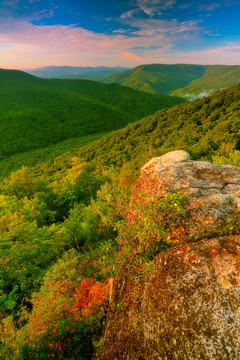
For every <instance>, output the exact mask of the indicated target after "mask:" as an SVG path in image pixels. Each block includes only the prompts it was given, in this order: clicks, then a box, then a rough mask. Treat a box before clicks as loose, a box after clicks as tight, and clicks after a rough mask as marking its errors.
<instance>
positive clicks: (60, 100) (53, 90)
mask: <svg viewBox="0 0 240 360" xmlns="http://www.w3.org/2000/svg"><path fill="white" fill-rule="evenodd" d="M181 102H182V100H181V99H180V98H176V97H175V98H174V97H169V96H158V95H151V94H146V93H143V92H140V91H136V90H133V89H129V88H125V87H122V86H120V85H117V84H111V85H104V84H100V83H98V82H94V81H89V80H60V79H56V80H48V79H40V78H37V77H34V76H32V75H29V74H26V73H24V72H21V71H17V70H3V69H1V70H0V159H4V158H6V157H8V156H10V155H12V154H16V153H19V152H26V151H29V150H33V149H37V148H42V147H45V146H47V145H50V144H55V143H58V142H59V141H63V140H66V139H69V138H73V137H79V136H85V135H90V134H94V133H99V132H108V131H112V130H116V129H119V128H122V127H124V126H126V125H127V124H128V123H130V122H133V121H136V120H138V119H140V118H142V117H143V116H147V115H149V114H152V113H154V112H155V111H157V110H159V109H162V108H165V107H171V106H174V105H175V104H179V103H181Z"/></svg>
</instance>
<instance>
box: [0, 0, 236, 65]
mask: <svg viewBox="0 0 240 360" xmlns="http://www.w3.org/2000/svg"><path fill="white" fill-rule="evenodd" d="M239 18H240V2H239V1H235V0H222V1H204V0H202V1H189V0H128V1H127V0H124V1H121V2H120V1H119V0H118V1H116V0H112V1H110V0H109V1H108V0H89V1H87V0H85V1H82V0H75V1H73V0H43V1H42V0H2V1H0V67H2V68H18V69H21V68H34V67H40V66H47V65H72V66H100V65H106V66H116V65H121V66H130V67H133V66H136V65H139V64H149V63H195V64H231V65H232V64H238V65H240V25H239Z"/></svg>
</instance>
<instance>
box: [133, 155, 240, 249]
mask: <svg viewBox="0 0 240 360" xmlns="http://www.w3.org/2000/svg"><path fill="white" fill-rule="evenodd" d="M173 192H180V193H182V194H185V195H186V196H187V197H188V206H187V209H186V211H187V214H186V215H187V216H186V221H185V222H184V221H183V222H182V224H181V234H180V233H179V229H176V236H175V233H174V231H173V233H172V235H171V239H170V240H171V241H173V242H177V243H182V242H189V241H196V240H200V239H203V238H211V237H213V236H219V235H224V234H226V233H228V231H229V230H231V229H232V230H233V229H234V227H236V226H238V225H239V218H240V168H239V167H236V166H230V165H220V166H217V165H213V164H211V163H208V162H205V161H192V160H190V156H189V154H188V153H187V152H186V151H183V150H179V151H172V152H170V153H168V154H165V155H163V156H161V157H157V158H153V159H152V160H151V161H149V162H148V163H147V164H146V165H145V166H144V167H143V168H142V170H141V172H140V176H139V179H138V181H137V184H136V186H135V188H134V190H133V193H132V202H135V201H139V199H140V195H141V194H143V193H145V194H150V195H151V196H155V197H156V198H160V197H162V196H163V194H165V193H173Z"/></svg>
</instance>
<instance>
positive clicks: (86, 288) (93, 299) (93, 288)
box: [74, 279, 109, 317]
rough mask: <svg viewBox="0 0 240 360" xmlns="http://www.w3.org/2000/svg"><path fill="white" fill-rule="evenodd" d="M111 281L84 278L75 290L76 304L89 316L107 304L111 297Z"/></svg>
mask: <svg viewBox="0 0 240 360" xmlns="http://www.w3.org/2000/svg"><path fill="white" fill-rule="evenodd" d="M108 293H109V281H106V282H105V283H103V284H102V283H99V282H97V281H96V280H94V279H83V280H82V281H81V284H80V287H79V288H77V289H76V290H75V295H74V296H75V298H76V301H75V303H74V305H75V306H76V307H77V308H78V309H80V310H81V312H82V315H83V316H84V317H87V316H88V315H90V314H91V313H92V312H93V311H94V310H96V308H99V307H101V306H104V305H106V302H107V300H108V297H109V294H108Z"/></svg>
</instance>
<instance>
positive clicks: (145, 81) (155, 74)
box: [104, 64, 240, 100]
mask: <svg viewBox="0 0 240 360" xmlns="http://www.w3.org/2000/svg"><path fill="white" fill-rule="evenodd" d="M239 81H240V66H238V65H235V66H231V65H187V64H177V65H164V64H154V65H141V66H137V67H136V68H134V69H132V70H129V71H124V72H122V73H118V74H113V75H110V76H108V77H106V78H105V79H104V82H105V83H111V82H115V83H118V84H121V85H124V86H128V87H131V88H133V89H138V90H142V91H146V92H149V93H155V94H168V95H174V96H181V97H186V98H187V99H189V100H194V99H196V98H199V97H203V96H208V95H210V94H212V93H214V92H216V91H218V90H222V89H225V88H227V87H228V86H231V85H235V84H237V83H238V82H239Z"/></svg>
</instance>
